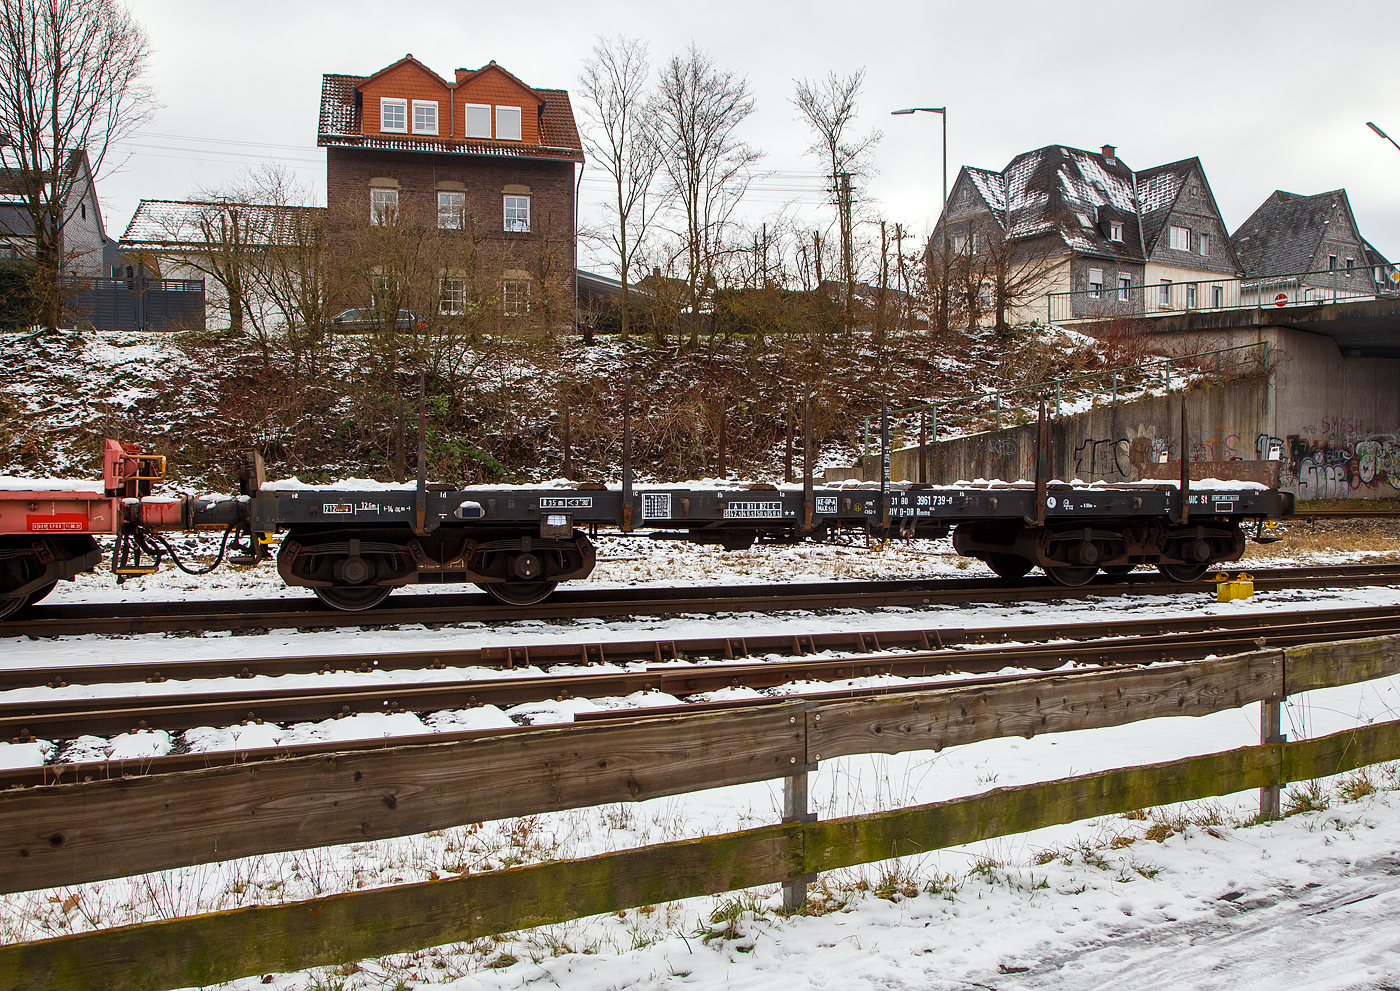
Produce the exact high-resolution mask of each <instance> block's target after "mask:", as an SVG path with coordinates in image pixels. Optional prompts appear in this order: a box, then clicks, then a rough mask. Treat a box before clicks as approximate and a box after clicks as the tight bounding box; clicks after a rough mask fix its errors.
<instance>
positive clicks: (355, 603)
mask: <svg viewBox="0 0 1400 991" xmlns="http://www.w3.org/2000/svg"><path fill="white" fill-rule="evenodd" d="M393 590H394V589H393V587H392V586H390V585H321V586H319V587H317V589H316V598H318V599H320V600H321V601H322V602H324V603H325V604H326V605H328V606H330V607H331V608H332V609H339V610H340V611H341V612H363V611H364V610H366V609H373V608H374V607H375V606H377V605H379V603H381V602H383V601H384V600H385V599H387V598H388V597H389V593H390V592H392V591H393Z"/></svg>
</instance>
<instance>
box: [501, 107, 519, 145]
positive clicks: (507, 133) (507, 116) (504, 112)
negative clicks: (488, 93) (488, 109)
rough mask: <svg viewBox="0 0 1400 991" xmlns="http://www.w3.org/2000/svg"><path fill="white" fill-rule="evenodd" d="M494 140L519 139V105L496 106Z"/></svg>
mask: <svg viewBox="0 0 1400 991" xmlns="http://www.w3.org/2000/svg"><path fill="white" fill-rule="evenodd" d="M496 140H497V141H519V140H520V108H519V107H497V108H496Z"/></svg>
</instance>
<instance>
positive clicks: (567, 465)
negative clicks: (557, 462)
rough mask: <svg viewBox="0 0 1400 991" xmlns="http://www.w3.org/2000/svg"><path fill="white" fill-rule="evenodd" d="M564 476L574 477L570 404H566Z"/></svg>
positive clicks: (570, 478)
mask: <svg viewBox="0 0 1400 991" xmlns="http://www.w3.org/2000/svg"><path fill="white" fill-rule="evenodd" d="M564 477H565V478H567V479H569V480H571V481H572V479H573V477H574V436H573V433H572V431H571V429H570V423H569V406H568V404H567V403H565V404H564Z"/></svg>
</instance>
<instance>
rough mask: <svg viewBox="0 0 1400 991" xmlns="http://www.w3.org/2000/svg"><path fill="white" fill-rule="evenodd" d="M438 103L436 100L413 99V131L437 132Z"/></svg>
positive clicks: (417, 132)
mask: <svg viewBox="0 0 1400 991" xmlns="http://www.w3.org/2000/svg"><path fill="white" fill-rule="evenodd" d="M437 114H438V105H437V101H436V100H414V101H413V133H414V134H436V133H437V132H438V126H437Z"/></svg>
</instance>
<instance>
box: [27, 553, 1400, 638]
mask: <svg viewBox="0 0 1400 991" xmlns="http://www.w3.org/2000/svg"><path fill="white" fill-rule="evenodd" d="M1229 570H1232V571H1234V570H1238V568H1237V567H1236V566H1231V567H1230V568H1229ZM1213 573H1214V571H1212V572H1211V574H1213ZM1252 574H1254V576H1255V579H1254V586H1255V588H1256V589H1259V590H1261V591H1264V590H1270V589H1292V588H1327V587H1337V588H1348V587H1358V586H1364V585H1386V584H1391V583H1400V564H1357V565H1327V566H1316V567H1304V568H1279V569H1267V570H1264V569H1261V570H1258V571H1254V572H1252ZM1213 587H1214V585H1213V584H1212V582H1211V581H1209V580H1208V578H1206V579H1202V580H1201V581H1196V582H1175V581H1171V580H1170V579H1166V578H1163V577H1161V576H1159V575H1155V574H1152V573H1149V572H1142V573H1140V574H1129V575H1126V576H1123V577H1121V578H1114V577H1111V576H1100V577H1099V578H1097V579H1095V580H1094V581H1092V582H1090V583H1089V584H1086V585H1080V586H1074V587H1065V586H1061V585H1056V584H1054V583H1052V582H1050V581H1049V580H1047V579H1040V580H1035V579H1031V580H1030V581H1027V580H1026V579H1005V578H989V579H973V578H958V579H930V578H919V579H909V580H905V581H881V582H854V581H852V582H820V583H802V584H796V585H793V584H785V585H751V586H728V587H721V588H717V589H714V588H707V587H704V586H700V587H685V588H650V589H645V588H644V589H636V588H626V589H604V590H595V591H584V590H580V589H574V590H570V591H568V592H557V593H555V595H554V596H553V597H552V598H550V599H549V600H548V601H546V602H543V603H541V604H539V605H535V606H529V607H520V606H503V605H500V604H497V603H492V602H491V600H489V599H488V598H486V597H485V596H484V595H474V594H470V593H468V594H451V593H449V594H444V595H417V596H414V595H405V596H403V597H401V598H399V599H391V600H390V602H389V603H388V604H386V605H382V606H379V607H378V608H376V609H374V610H373V611H371V612H362V613H356V614H347V613H344V612H339V611H337V610H334V609H328V608H325V607H323V606H319V605H317V604H308V603H307V602H306V600H304V599H265V600H252V601H249V600H211V601H205V602H200V601H194V602H191V601H186V602H180V603H137V604H128V603H120V604H102V605H97V604H94V605H86V604H84V605H81V606H79V605H71V606H69V605H61V606H37V607H34V608H33V610H32V613H31V615H30V616H28V617H26V618H24V619H19V620H8V621H4V622H0V638H4V637H16V636H27V637H35V638H38V637H52V636H75V635H91V634H137V633H173V632H198V631H224V630H268V629H338V628H344V627H354V626H398V625H403V624H407V623H444V624H448V623H466V622H479V623H490V622H501V621H514V620H521V619H545V620H549V619H578V618H601V617H615V616H664V615H677V614H683V613H696V614H713V613H718V612H773V611H782V610H795V609H843V608H844V609H865V610H869V609H879V608H881V607H885V606H920V605H938V604H963V603H969V602H1018V601H1028V602H1029V601H1045V600H1055V599H1079V598H1092V597H1096V596H1125V595H1177V594H1180V593H1182V592H1199V591H1206V590H1209V589H1211V588H1213ZM779 590H781V591H779ZM308 605H309V608H308Z"/></svg>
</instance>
